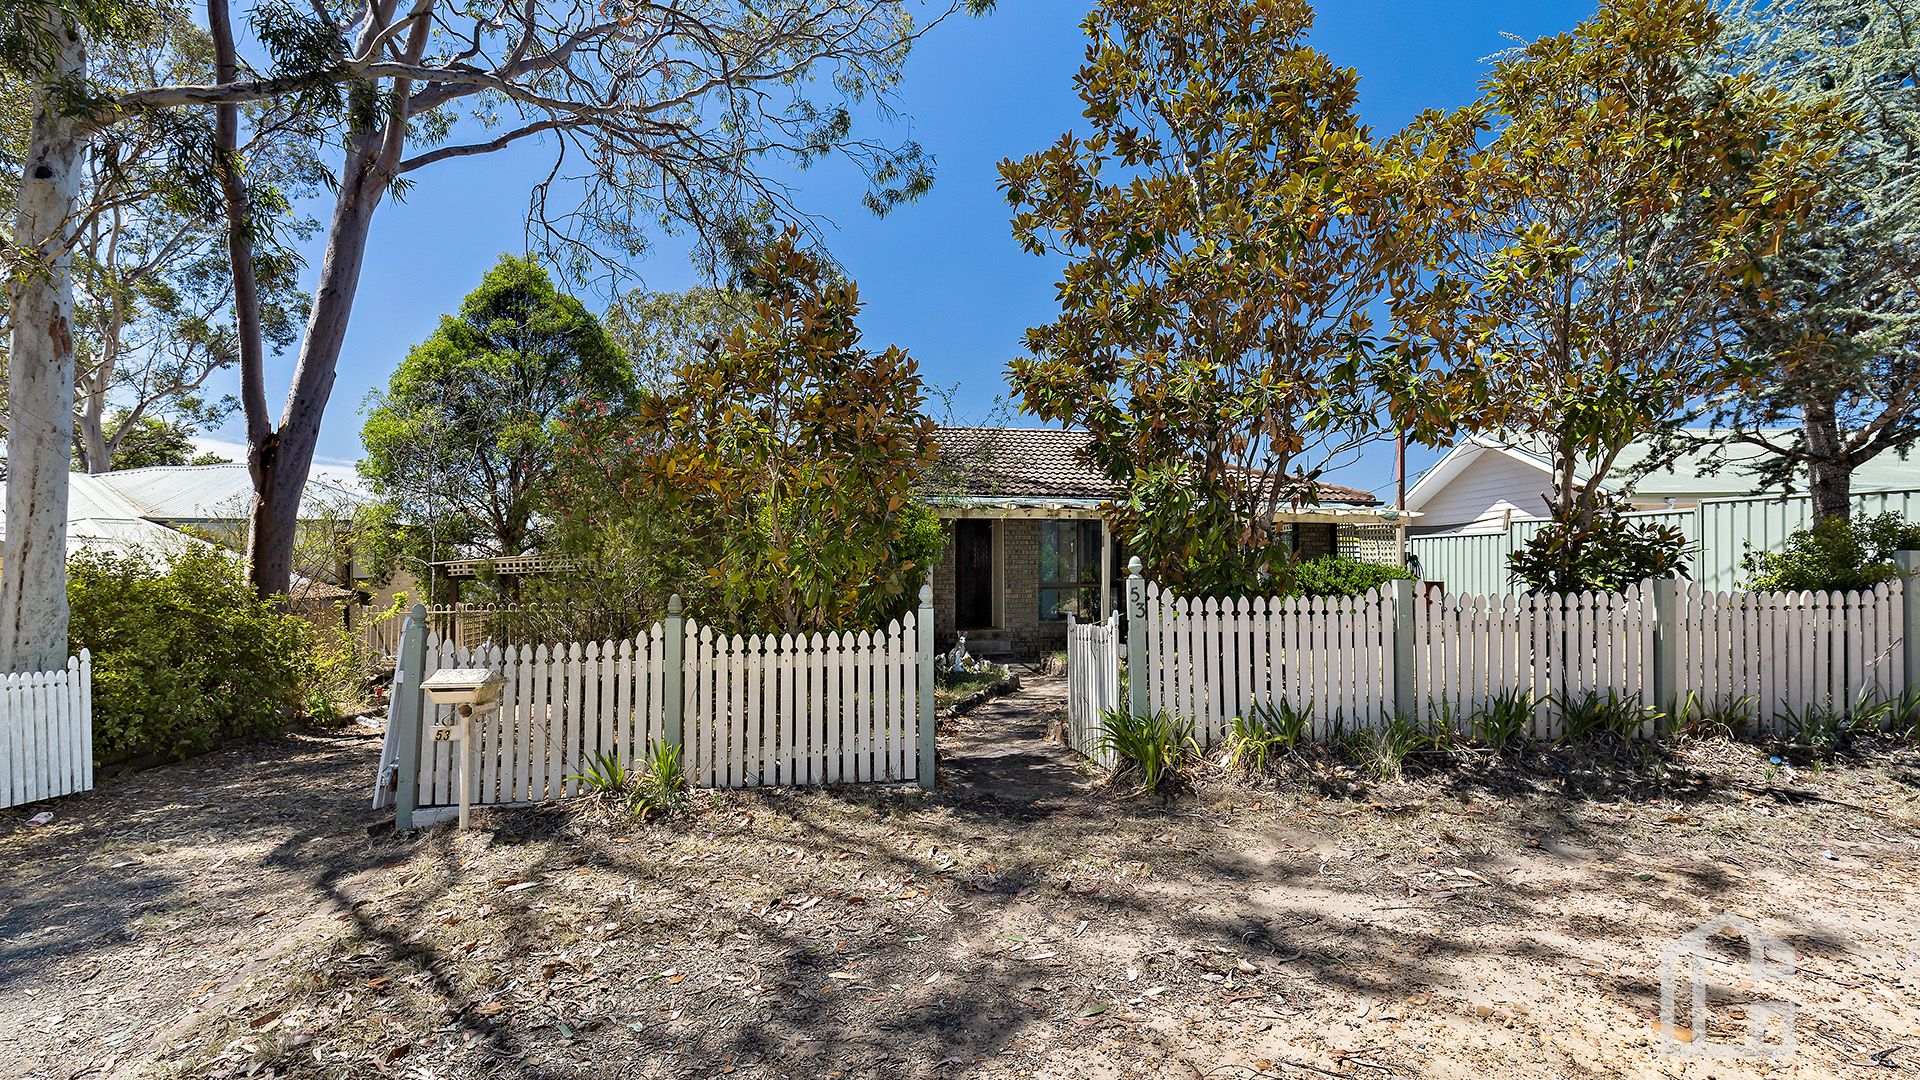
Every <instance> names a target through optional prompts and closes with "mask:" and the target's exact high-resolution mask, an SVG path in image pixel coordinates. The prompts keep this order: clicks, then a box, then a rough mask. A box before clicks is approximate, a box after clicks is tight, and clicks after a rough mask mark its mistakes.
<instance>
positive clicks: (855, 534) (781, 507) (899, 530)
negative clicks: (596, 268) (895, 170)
mask: <svg viewBox="0 0 1920 1080" xmlns="http://www.w3.org/2000/svg"><path fill="white" fill-rule="evenodd" d="M750 291H751V293H752V297H753V307H752V313H751V315H750V316H749V317H748V318H747V319H746V320H745V321H744V322H742V323H740V324H739V325H736V326H734V327H732V328H731V329H729V330H727V331H726V332H725V333H724V334H722V335H720V336H719V337H718V338H716V339H714V340H711V341H710V342H708V343H707V345H706V346H705V347H704V348H703V349H702V350H701V351H700V353H699V354H698V355H696V356H694V357H693V358H691V359H689V360H687V361H686V362H685V363H683V364H681V365H680V367H679V368H678V369H677V370H676V371H675V372H674V374H673V378H672V379H671V381H670V382H669V383H668V384H667V386H666V387H665V388H664V389H661V390H657V391H654V392H651V393H647V394H644V395H643V396H642V397H641V399H640V402H639V404H638V406H637V408H635V409H634V410H633V411H632V412H631V414H629V415H622V414H621V411H620V410H619V409H618V407H617V405H615V406H608V405H604V404H602V405H594V406H590V407H588V408H585V409H582V410H581V413H580V416H579V417H578V418H577V420H576V421H575V422H574V423H573V424H572V425H570V430H569V438H568V440H567V443H566V453H567V455H568V457H569V459H570V460H569V464H568V467H567V468H565V469H563V471H562V472H563V475H564V476H565V477H567V478H569V480H570V483H569V484H567V485H563V486H561V487H559V488H557V489H556V493H555V503H556V504H557V505H558V506H559V507H561V508H563V509H562V510H561V511H560V512H562V513H565V514H567V515H569V516H571V517H572V518H573V520H574V522H575V523H576V524H575V529H576V531H586V530H595V531H607V530H614V529H618V528H620V523H621V522H624V521H629V520H631V519H633V518H634V517H636V516H639V517H641V518H643V519H644V520H645V521H659V520H662V519H666V520H674V521H677V522H679V523H680V524H679V525H678V526H677V531H676V534H675V535H672V536H666V537H663V536H660V535H659V534H658V533H655V534H652V535H651V536H649V537H647V540H648V541H649V542H651V543H654V544H661V543H665V544H669V545H674V546H678V547H679V552H678V556H679V558H678V559H677V560H672V561H677V562H678V564H679V565H681V566H683V567H684V568H685V569H686V570H687V571H688V572H690V574H691V576H690V577H689V579H688V580H687V581H686V588H685V589H683V591H689V590H690V591H696V592H698V593H699V594H701V596H702V599H703V600H706V601H707V602H708V603H710V604H711V605H712V607H710V608H709V609H708V610H709V611H710V612H712V613H711V614H708V615H707V618H709V619H710V620H713V621H716V622H719V623H721V624H722V625H726V626H732V627H735V628H739V629H742V630H778V631H803V630H826V629H858V628H863V627H871V626H874V625H877V623H878V622H879V621H880V620H881V619H884V618H886V617H888V616H890V615H893V614H897V613H898V612H899V611H900V610H901V609H903V608H904V607H906V606H908V604H909V603H910V602H911V600H912V598H913V596H914V594H915V592H916V591H917V590H918V589H919V587H920V585H921V583H923V582H924V581H925V580H926V577H927V574H928V572H929V571H930V569H931V568H932V565H933V561H934V559H935V558H936V557H937V556H938V555H939V551H940V530H939V524H938V522H937V521H936V520H935V519H934V517H933V514H932V512H931V511H930V510H928V509H927V508H926V507H924V506H923V505H920V504H919V503H918V502H917V500H916V498H915V490H916V489H915V483H916V481H917V480H918V478H919V476H920V474H921V473H922V472H923V471H924V470H925V469H926V467H927V466H928V465H929V464H931V463H932V461H933V456H934V445H933V422H932V421H931V420H930V419H928V418H927V417H926V415H925V414H924V413H923V412H922V409H923V406H924V404H925V391H924V388H923V385H922V383H921V380H920V374H919V370H918V367H917V365H916V364H915V363H914V361H913V359H912V358H911V357H909V356H908V355H907V354H906V353H905V352H903V351H901V350H900V349H899V348H897V347H890V348H888V349H886V350H885V351H883V352H877V353H876V352H871V351H869V350H867V349H866V348H864V347H863V346H862V345H861V341H860V330H859V327H858V326H857V325H856V319H857V317H858V315H859V313H860V297H859V291H858V290H857V288H856V287H855V286H854V284H853V283H852V282H850V281H846V280H844V279H843V278H841V277H840V276H839V275H837V274H836V273H834V272H833V271H832V269H831V268H830V267H829V266H827V265H826V264H825V263H824V262H823V261H822V260H821V259H820V258H818V257H817V256H815V255H813V254H811V253H809V252H808V251H806V250H805V249H804V248H802V247H801V246H800V238H799V235H798V234H797V233H796V232H793V231H791V230H789V231H788V232H786V233H785V234H783V235H782V236H780V237H779V238H777V239H776V240H775V241H774V242H773V243H772V244H771V245H770V246H769V247H768V248H767V249H766V251H765V253H764V254H763V255H762V256H761V258H760V260H759V262H758V263H757V264H756V265H755V267H754V269H753V274H752V282H751V289H750ZM668 554H669V556H672V555H674V554H675V553H672V552H670V553H668ZM715 609H717V610H715Z"/></svg>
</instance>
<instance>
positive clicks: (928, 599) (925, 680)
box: [913, 582, 939, 791]
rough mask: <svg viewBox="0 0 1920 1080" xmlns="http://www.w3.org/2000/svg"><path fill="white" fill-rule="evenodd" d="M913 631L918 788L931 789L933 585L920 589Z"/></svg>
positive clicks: (935, 751) (935, 749)
mask: <svg viewBox="0 0 1920 1080" xmlns="http://www.w3.org/2000/svg"><path fill="white" fill-rule="evenodd" d="M913 628H914V632H915V634H916V635H917V636H918V638H919V639H920V640H919V644H918V645H917V647H916V649H915V656H916V658H917V659H918V661H919V666H920V786H921V787H923V788H926V789H927V790H929V791H931V790H933V785H934V780H935V775H934V770H935V767H936V764H937V763H936V760H935V759H936V756H937V755H938V754H939V747H938V746H937V745H935V742H934V717H933V583H932V582H928V583H927V584H925V585H922V586H920V611H919V614H917V615H916V616H915V617H914V622H913Z"/></svg>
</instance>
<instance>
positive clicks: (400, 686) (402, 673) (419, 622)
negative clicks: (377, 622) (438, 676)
mask: <svg viewBox="0 0 1920 1080" xmlns="http://www.w3.org/2000/svg"><path fill="white" fill-rule="evenodd" d="M426 666H427V606H426V605H425V604H415V605H413V610H411V611H409V612H407V621H406V624H405V625H404V626H402V627H401V628H400V661H399V668H398V675H399V679H398V680H397V682H396V684H395V685H394V688H393V707H392V709H391V710H390V712H389V715H390V716H391V718H392V719H391V720H390V721H389V722H390V723H391V724H392V725H393V737H394V739H395V740H396V741H395V743H394V762H395V764H396V767H397V768H398V769H399V770H400V773H399V776H398V777H397V778H396V780H397V782H396V783H395V784H394V788H393V828H394V831H396V832H406V831H407V830H409V829H411V828H413V812H414V811H415V810H418V809H419V808H420V725H421V723H422V722H423V720H422V717H423V716H424V715H425V707H426V693H425V691H423V690H421V689H420V669H421V668H424V667H426Z"/></svg>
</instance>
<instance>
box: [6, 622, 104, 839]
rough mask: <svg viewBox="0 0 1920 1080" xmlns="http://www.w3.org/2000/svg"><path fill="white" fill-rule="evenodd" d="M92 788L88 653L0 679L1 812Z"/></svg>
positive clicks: (90, 674)
mask: <svg viewBox="0 0 1920 1080" xmlns="http://www.w3.org/2000/svg"><path fill="white" fill-rule="evenodd" d="M92 787H93V656H92V654H90V653H89V652H87V650H85V649H82V650H80V655H79V656H75V657H71V658H70V659H68V660H67V667H66V670H64V671H30V672H25V673H22V674H15V675H7V676H5V677H4V678H0V807H7V806H19V805H21V804H22V803H30V802H39V801H40V800H41V799H51V798H54V797H56V796H60V795H71V794H73V793H75V792H77V791H87V790H90V789H91V788H92Z"/></svg>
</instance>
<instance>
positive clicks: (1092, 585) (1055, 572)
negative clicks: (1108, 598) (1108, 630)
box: [1040, 521, 1100, 622]
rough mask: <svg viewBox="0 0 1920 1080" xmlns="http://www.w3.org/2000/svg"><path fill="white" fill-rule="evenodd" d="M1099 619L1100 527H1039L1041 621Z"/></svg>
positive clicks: (1073, 524) (1088, 523)
mask: <svg viewBox="0 0 1920 1080" xmlns="http://www.w3.org/2000/svg"><path fill="white" fill-rule="evenodd" d="M1069 615H1071V616H1073V617H1074V618H1076V619H1079V620H1081V621H1083V622H1092V621H1094V620H1095V619H1098V618H1099V617H1100V523H1099V522H1097V521H1043V522H1041V523H1040V620H1041V621H1042V622H1053V621H1057V620H1060V619H1064V618H1066V617H1067V616H1069Z"/></svg>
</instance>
